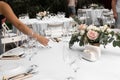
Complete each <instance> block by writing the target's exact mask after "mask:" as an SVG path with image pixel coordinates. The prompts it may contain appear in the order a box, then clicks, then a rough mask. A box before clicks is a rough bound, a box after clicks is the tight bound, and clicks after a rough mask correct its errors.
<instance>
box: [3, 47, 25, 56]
mask: <svg viewBox="0 0 120 80" xmlns="http://www.w3.org/2000/svg"><path fill="white" fill-rule="evenodd" d="M23 53H24V50H23V49H22V48H20V47H16V48H14V49H11V50H9V51H7V52H5V53H4V54H3V55H7V56H8V55H21V54H23Z"/></svg>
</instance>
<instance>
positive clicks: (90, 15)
mask: <svg viewBox="0 0 120 80" xmlns="http://www.w3.org/2000/svg"><path fill="white" fill-rule="evenodd" d="M77 12H78V16H80V18H82V17H84V19H85V18H86V24H95V25H100V23H99V21H98V18H99V19H102V20H103V25H104V24H108V23H109V24H110V23H114V18H113V17H111V16H112V15H113V12H112V11H110V10H108V9H78V11H77ZM82 13H84V15H82ZM105 14H106V15H107V17H109V18H111V19H110V20H109V22H108V20H107V17H106V16H105ZM110 21H111V22H110Z"/></svg>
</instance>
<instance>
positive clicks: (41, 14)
mask: <svg viewBox="0 0 120 80" xmlns="http://www.w3.org/2000/svg"><path fill="white" fill-rule="evenodd" d="M48 13H49V12H47V11H43V12H38V13H37V14H36V15H37V17H40V19H43V18H44V17H45V16H47V14H48Z"/></svg>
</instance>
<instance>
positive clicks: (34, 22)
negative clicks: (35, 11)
mask: <svg viewBox="0 0 120 80" xmlns="http://www.w3.org/2000/svg"><path fill="white" fill-rule="evenodd" d="M20 20H21V21H22V22H23V23H24V24H26V25H28V26H29V25H31V26H32V28H33V29H34V31H36V32H38V33H39V34H42V35H44V30H45V29H47V25H48V24H56V23H64V26H65V27H69V26H71V24H70V22H71V21H73V19H72V18H59V17H57V16H54V17H51V18H47V19H43V20H40V19H36V18H33V19H20ZM13 31H16V28H15V27H13Z"/></svg>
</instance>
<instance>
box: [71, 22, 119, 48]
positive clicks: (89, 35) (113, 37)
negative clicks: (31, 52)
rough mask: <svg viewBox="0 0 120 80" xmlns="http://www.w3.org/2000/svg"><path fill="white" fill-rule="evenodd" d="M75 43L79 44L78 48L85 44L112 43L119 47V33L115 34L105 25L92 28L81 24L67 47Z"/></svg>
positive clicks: (92, 26)
mask: <svg viewBox="0 0 120 80" xmlns="http://www.w3.org/2000/svg"><path fill="white" fill-rule="evenodd" d="M75 42H79V45H80V46H84V45H86V44H91V45H94V44H96V43H99V44H102V45H104V46H105V45H107V44H108V43H113V46H114V47H115V46H119V47H120V33H115V32H114V31H112V30H111V29H110V28H109V27H108V26H107V25H104V26H99V27H97V26H94V25H89V26H88V25H85V24H81V25H80V26H79V27H78V30H77V31H76V32H74V34H72V37H71V40H70V41H69V47H71V46H72V45H73V44H74V43H75Z"/></svg>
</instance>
